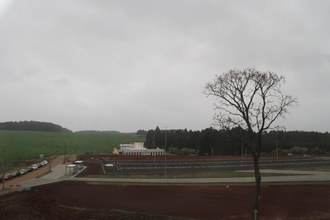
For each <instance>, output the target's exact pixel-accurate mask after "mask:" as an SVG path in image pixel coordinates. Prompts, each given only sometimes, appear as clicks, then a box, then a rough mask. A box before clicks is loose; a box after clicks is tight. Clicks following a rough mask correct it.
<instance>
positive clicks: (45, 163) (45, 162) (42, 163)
mask: <svg viewBox="0 0 330 220" xmlns="http://www.w3.org/2000/svg"><path fill="white" fill-rule="evenodd" d="M40 163H41V165H42V166H45V165H47V164H48V161H47V160H43V161H41V162H40Z"/></svg>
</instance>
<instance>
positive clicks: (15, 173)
mask: <svg viewBox="0 0 330 220" xmlns="http://www.w3.org/2000/svg"><path fill="white" fill-rule="evenodd" d="M20 175H21V173H20V172H18V171H13V172H12V173H11V176H12V177H17V176H20Z"/></svg>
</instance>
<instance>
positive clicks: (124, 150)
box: [113, 142, 165, 156]
mask: <svg viewBox="0 0 330 220" xmlns="http://www.w3.org/2000/svg"><path fill="white" fill-rule="evenodd" d="M119 146H120V149H119V150H117V149H116V148H115V149H114V151H113V153H114V154H123V155H152V156H156V155H164V152H165V151H164V150H163V149H160V148H157V149H147V148H145V147H144V143H143V142H136V143H133V144H120V145H119Z"/></svg>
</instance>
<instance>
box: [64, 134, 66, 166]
mask: <svg viewBox="0 0 330 220" xmlns="http://www.w3.org/2000/svg"><path fill="white" fill-rule="evenodd" d="M65 163H66V140H65V144H64V159H63V164H65Z"/></svg>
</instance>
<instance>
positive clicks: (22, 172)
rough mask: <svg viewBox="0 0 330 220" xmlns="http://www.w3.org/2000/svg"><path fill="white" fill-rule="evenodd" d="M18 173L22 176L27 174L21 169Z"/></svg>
mask: <svg viewBox="0 0 330 220" xmlns="http://www.w3.org/2000/svg"><path fill="white" fill-rule="evenodd" d="M19 173H20V174H21V175H23V174H26V173H27V169H24V168H23V169H21V170H20V171H19Z"/></svg>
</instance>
